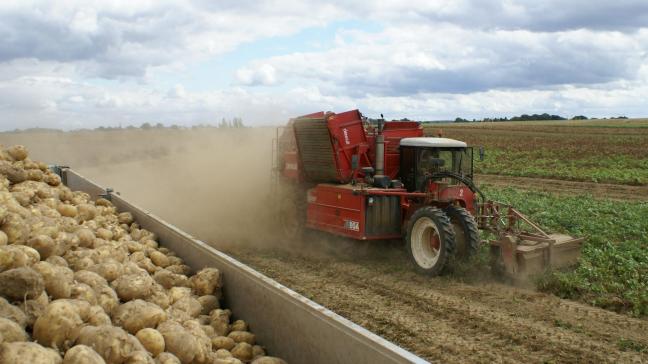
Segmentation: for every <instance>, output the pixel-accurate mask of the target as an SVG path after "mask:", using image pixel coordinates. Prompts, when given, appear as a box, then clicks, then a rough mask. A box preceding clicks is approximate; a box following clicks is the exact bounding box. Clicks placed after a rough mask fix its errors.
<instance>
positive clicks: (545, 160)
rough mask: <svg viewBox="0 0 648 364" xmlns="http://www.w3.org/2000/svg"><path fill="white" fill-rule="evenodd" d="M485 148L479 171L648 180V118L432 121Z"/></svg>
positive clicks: (453, 135)
mask: <svg viewBox="0 0 648 364" xmlns="http://www.w3.org/2000/svg"><path fill="white" fill-rule="evenodd" d="M437 130H441V131H442V132H443V135H444V136H446V137H449V138H454V139H459V140H464V141H466V142H467V143H468V144H469V145H473V146H484V147H485V149H486V158H485V160H484V161H483V162H477V163H476V164H475V171H476V172H477V173H483V174H501V175H509V176H526V177H542V178H558V179H565V180H573V181H590V182H606V183H620V184H629V185H646V184H648V147H647V146H648V119H631V120H595V121H545V122H503V123H502V122H499V123H453V124H428V125H426V126H425V131H426V134H435V133H436V131H437Z"/></svg>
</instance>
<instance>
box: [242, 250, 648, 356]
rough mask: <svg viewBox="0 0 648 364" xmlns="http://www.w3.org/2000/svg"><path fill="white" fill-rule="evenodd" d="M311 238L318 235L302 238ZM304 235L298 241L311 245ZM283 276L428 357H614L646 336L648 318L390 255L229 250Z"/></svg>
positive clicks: (277, 276)
mask: <svg viewBox="0 0 648 364" xmlns="http://www.w3.org/2000/svg"><path fill="white" fill-rule="evenodd" d="M306 243H307V244H308V243H311V244H317V242H306ZM307 244H305V245H304V246H302V250H309V248H308V246H307ZM230 253H232V254H234V255H235V256H236V257H238V258H239V259H241V260H242V261H243V262H245V263H247V264H249V265H252V266H254V267H255V268H256V269H258V270H260V271H261V272H263V273H265V274H266V275H268V276H270V277H272V278H274V279H276V280H277V281H279V282H280V283H282V284H284V285H286V286H288V287H291V288H293V289H294V290H296V291H298V292H299V293H301V294H303V295H305V296H307V297H309V298H311V299H313V300H314V301H316V302H318V303H320V304H322V305H324V306H326V307H327V308H329V309H331V310H333V311H335V312H337V313H338V314H340V315H342V316H345V317H347V318H349V319H350V320H352V321H354V322H356V323H358V324H360V325H362V326H364V327H366V328H367V329H369V330H371V331H373V332H375V333H377V334H379V335H381V336H383V337H385V338H387V339H389V340H391V341H394V342H395V343H397V344H399V345H401V346H403V347H405V348H407V349H409V350H410V351H412V352H414V353H416V354H418V355H420V356H421V357H424V358H426V359H429V360H433V361H439V362H445V363H469V362H476V363H477V362H481V363H486V362H489V363H492V362H504V363H517V362H532V363H542V362H544V363H547V362H561V363H566V362H571V363H583V362H590V363H605V362H610V363H619V362H642V361H646V360H648V353H645V352H644V353H638V352H634V351H623V350H621V348H622V347H623V346H622V345H623V343H624V342H625V341H624V340H626V341H628V342H633V343H635V344H639V345H644V346H645V345H648V337H647V335H646V332H648V331H647V330H648V323H647V322H646V321H645V320H639V319H633V318H629V317H627V316H624V315H619V314H616V313H613V312H609V311H605V310H602V309H598V308H594V307H590V306H586V305H582V304H579V303H575V302H571V301H566V300H561V299H559V298H556V297H555V296H551V295H547V294H542V293H537V292H533V291H530V290H525V289H520V288H515V287H511V286H507V285H502V284H498V283H492V282H474V283H462V282H459V281H457V280H454V279H452V278H448V277H442V278H436V279H429V278H425V277H421V276H420V275H417V274H414V273H412V272H410V271H409V270H407V269H401V267H398V266H397V265H398V264H400V263H405V262H404V258H403V257H399V258H398V254H396V256H397V258H396V259H394V256H393V255H392V256H391V257H387V256H382V257H381V258H375V257H371V253H368V254H367V255H364V256H363V255H362V254H360V255H359V256H356V257H355V258H354V259H349V258H350V257H349V256H346V257H343V258H341V257H339V256H338V257H336V256H334V255H333V256H332V255H331V254H324V253H313V252H312V250H310V251H309V252H308V253H307V254H300V253H295V252H294V251H293V252H287V251H283V252H281V251H279V252H278V251H277V250H273V251H271V252H263V251H261V252H259V251H258V249H251V248H249V249H239V250H236V251H230Z"/></svg>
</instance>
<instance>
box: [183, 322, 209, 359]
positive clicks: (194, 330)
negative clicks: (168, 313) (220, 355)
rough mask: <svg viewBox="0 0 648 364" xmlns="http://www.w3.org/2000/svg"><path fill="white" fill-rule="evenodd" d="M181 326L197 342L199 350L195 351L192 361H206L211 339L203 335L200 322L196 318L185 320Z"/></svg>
mask: <svg viewBox="0 0 648 364" xmlns="http://www.w3.org/2000/svg"><path fill="white" fill-rule="evenodd" d="M183 326H184V327H185V329H187V331H189V332H190V333H191V335H193V337H194V339H196V342H197V343H198V347H199V350H198V352H197V353H196V357H195V358H194V362H196V363H206V362H208V361H209V359H210V356H211V355H210V354H211V352H212V346H211V339H210V338H209V337H208V336H207V335H205V332H204V331H203V330H202V327H201V326H200V323H199V322H198V321H196V320H189V321H185V322H184V324H183Z"/></svg>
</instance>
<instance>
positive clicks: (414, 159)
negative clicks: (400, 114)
mask: <svg viewBox="0 0 648 364" xmlns="http://www.w3.org/2000/svg"><path fill="white" fill-rule="evenodd" d="M400 159H401V160H400V175H401V176H400V177H401V181H402V182H403V184H404V185H405V188H406V189H407V191H408V192H426V191H427V188H428V184H429V182H445V183H447V184H448V185H457V184H461V183H462V182H463V181H464V180H467V181H470V182H472V178H473V149H472V147H468V146H467V145H466V143H464V142H462V141H459V140H454V139H448V138H432V137H419V138H403V139H401V141H400ZM464 183H465V182H464Z"/></svg>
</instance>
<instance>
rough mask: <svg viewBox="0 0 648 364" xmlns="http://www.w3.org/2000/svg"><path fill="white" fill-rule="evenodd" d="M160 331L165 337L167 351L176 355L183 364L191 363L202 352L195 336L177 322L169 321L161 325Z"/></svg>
mask: <svg viewBox="0 0 648 364" xmlns="http://www.w3.org/2000/svg"><path fill="white" fill-rule="evenodd" d="M158 331H159V332H160V333H161V334H162V336H163V337H164V343H165V347H166V349H165V350H166V351H168V352H170V353H172V354H173V355H175V356H176V357H177V358H178V359H179V360H180V362H181V363H182V364H189V363H191V362H192V361H193V360H194V358H195V357H196V355H197V354H198V352H199V351H200V346H199V344H198V342H197V341H196V339H195V338H194V337H193V335H191V334H190V333H189V332H188V331H187V330H186V329H185V328H184V327H183V326H182V325H180V324H179V323H177V322H175V321H170V320H167V321H165V322H163V323H161V324H160V325H159V326H158Z"/></svg>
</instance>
